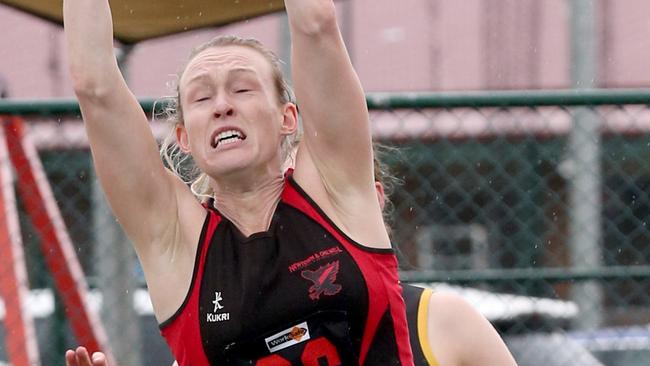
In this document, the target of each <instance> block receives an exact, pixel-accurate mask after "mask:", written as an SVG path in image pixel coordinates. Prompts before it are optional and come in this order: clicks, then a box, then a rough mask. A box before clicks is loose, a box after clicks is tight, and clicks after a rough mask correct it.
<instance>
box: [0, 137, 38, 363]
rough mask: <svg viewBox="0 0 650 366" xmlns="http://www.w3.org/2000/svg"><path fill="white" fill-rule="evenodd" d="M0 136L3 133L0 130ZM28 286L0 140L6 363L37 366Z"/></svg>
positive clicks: (0, 275)
mask: <svg viewBox="0 0 650 366" xmlns="http://www.w3.org/2000/svg"><path fill="white" fill-rule="evenodd" d="M0 135H4V130H3V128H2V126H0ZM28 294H29V284H28V279H27V267H26V265H25V255H24V252H23V245H22V240H21V237H20V224H19V221H18V212H17V211H16V196H15V195H14V185H13V181H12V179H11V169H10V165H9V152H8V150H7V145H6V144H5V139H3V138H0V296H2V300H3V302H4V308H5V316H4V323H5V333H6V347H7V355H8V358H9V363H10V364H12V365H15V366H36V365H40V360H39V354H38V344H37V341H36V331H35V328H34V320H33V319H32V317H31V314H30V313H29V310H28V304H27V295H28Z"/></svg>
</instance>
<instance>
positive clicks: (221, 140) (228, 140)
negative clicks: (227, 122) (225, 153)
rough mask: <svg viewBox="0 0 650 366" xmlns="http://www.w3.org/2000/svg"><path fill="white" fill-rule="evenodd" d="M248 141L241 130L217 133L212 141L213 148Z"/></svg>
mask: <svg viewBox="0 0 650 366" xmlns="http://www.w3.org/2000/svg"><path fill="white" fill-rule="evenodd" d="M243 140H246V135H244V133H243V132H241V131H239V130H225V131H221V132H219V133H217V134H216V135H215V136H214V138H213V139H212V147H213V148H216V147H219V146H225V145H229V144H232V143H235V142H237V141H243Z"/></svg>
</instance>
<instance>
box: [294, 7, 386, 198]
mask: <svg viewBox="0 0 650 366" xmlns="http://www.w3.org/2000/svg"><path fill="white" fill-rule="evenodd" d="M285 5H286V9H287V14H288V17H289V24H290V29H291V41H292V73H293V83H294V88H295V92H296V99H297V103H298V107H299V108H300V113H301V116H302V119H303V123H304V132H305V133H304V139H303V142H302V143H301V144H302V145H301V147H300V151H299V152H298V154H299V155H298V157H297V166H296V174H300V169H301V165H300V164H301V161H305V160H307V161H308V160H309V159H302V160H301V155H305V154H308V155H309V157H308V158H310V159H311V160H312V162H313V164H314V166H315V167H316V170H317V171H318V173H319V175H320V177H321V179H323V181H324V184H325V186H326V187H327V189H328V192H329V193H333V194H335V195H339V194H341V193H342V196H348V193H353V195H356V194H358V193H359V192H358V191H359V190H362V191H363V192H364V197H365V196H368V197H373V196H374V189H373V177H372V169H373V168H372V167H373V166H372V145H371V132H370V123H369V117H368V109H367V106H366V100H365V94H364V91H363V89H362V87H361V83H360V82H359V78H358V77H357V74H356V72H355V71H354V69H353V67H352V62H351V61H350V57H349V56H348V53H347V50H346V48H345V44H344V42H343V38H342V36H341V32H340V30H339V27H338V24H337V20H336V9H335V7H334V3H333V1H332V0H285Z"/></svg>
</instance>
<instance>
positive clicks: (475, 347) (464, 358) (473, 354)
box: [427, 292, 517, 366]
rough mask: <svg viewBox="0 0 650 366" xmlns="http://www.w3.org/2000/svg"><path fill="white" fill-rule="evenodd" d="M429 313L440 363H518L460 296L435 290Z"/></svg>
mask: <svg viewBox="0 0 650 366" xmlns="http://www.w3.org/2000/svg"><path fill="white" fill-rule="evenodd" d="M428 314H429V317H428V332H427V333H428V337H429V345H430V346H431V349H432V351H433V354H434V355H435V356H436V358H437V359H438V361H439V362H440V365H457V366H483V365H494V366H516V365H517V363H516V362H515V359H514V358H513V357H512V354H511V353H510V351H509V350H508V348H507V347H506V345H505V343H504V342H503V340H502V339H501V336H499V333H497V331H496V330H495V329H494V327H493V326H492V324H490V322H489V321H488V320H487V319H486V318H485V317H484V316H483V315H482V314H481V313H479V312H478V311H477V310H476V309H475V308H474V307H473V306H472V305H470V304H469V303H467V302H466V301H465V300H463V299H462V298H460V297H459V296H456V295H454V294H449V293H444V292H434V294H433V295H432V296H431V298H430V300H429V311H428Z"/></svg>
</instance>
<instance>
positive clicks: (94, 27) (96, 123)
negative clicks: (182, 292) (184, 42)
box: [63, 0, 205, 317]
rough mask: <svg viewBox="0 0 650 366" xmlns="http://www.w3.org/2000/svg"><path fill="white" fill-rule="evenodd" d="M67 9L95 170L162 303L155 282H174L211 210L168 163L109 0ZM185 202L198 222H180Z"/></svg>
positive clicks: (75, 0)
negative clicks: (138, 94)
mask: <svg viewBox="0 0 650 366" xmlns="http://www.w3.org/2000/svg"><path fill="white" fill-rule="evenodd" d="M63 13H64V22H65V36H66V44H67V50H68V62H69V65H70V72H71V77H72V81H73V87H74V91H75V93H76V95H77V98H78V99H79V104H80V106H81V113H82V116H83V119H84V123H85V126H86V131H87V134H88V139H89V142H90V148H91V151H92V154H93V160H94V163H95V170H96V172H97V176H98V178H99V180H100V182H101V185H102V188H103V190H104V192H105V194H106V197H107V199H108V202H109V204H110V206H111V208H112V210H113V212H114V214H115V216H116V217H117V219H118V220H119V222H120V224H121V225H122V227H123V228H124V230H125V232H126V233H127V235H128V236H129V238H130V239H131V241H132V242H133V243H134V245H135V249H136V251H137V253H138V256H139V257H140V261H141V262H142V264H143V267H144V270H145V275H146V276H147V282H148V285H149V286H150V290H152V295H153V296H152V297H153V300H154V308H156V307H157V306H156V305H160V303H161V301H160V299H157V296H156V294H155V292H157V291H156V288H157V287H158V284H157V282H161V284H160V287H161V290H162V287H164V285H165V284H166V286H167V287H168V288H169V286H170V285H174V283H173V282H174V279H173V278H166V277H165V276H171V275H168V274H165V272H173V271H169V264H170V262H171V261H175V263H176V264H177V265H178V264H179V260H180V261H181V262H187V260H189V261H190V262H192V261H193V258H194V257H193V253H190V252H191V249H192V248H189V249H190V250H189V251H188V250H187V249H188V248H184V247H183V244H185V243H189V244H190V245H195V244H196V242H198V236H199V232H200V229H201V224H202V221H203V217H204V215H205V212H204V210H203V209H202V208H201V206H200V205H199V203H198V202H197V201H196V200H195V199H194V197H193V196H192V194H191V192H190V191H189V189H187V187H185V185H184V184H183V183H182V182H181V181H180V180H179V179H178V178H176V177H175V176H174V175H173V174H172V173H170V172H169V171H167V170H166V169H165V167H164V166H163V163H162V161H161V159H160V156H159V153H158V147H157V144H156V141H155V139H154V137H153V134H152V132H151V129H150V126H149V123H148V120H147V117H146V115H145V114H144V112H143V111H142V108H141V107H140V105H139V103H138V101H137V99H136V98H135V96H134V95H133V94H132V93H131V91H130V90H129V89H128V87H127V85H126V82H125V81H124V78H123V77H122V75H121V73H120V70H119V68H118V65H117V61H116V59H115V56H114V49H113V26H112V18H111V12H110V8H109V4H108V0H65V1H64V6H63ZM181 210H182V212H183V219H182V220H183V221H184V222H193V223H195V224H194V225H189V226H188V225H182V223H180V222H179V220H180V219H179V217H180V215H179V214H178V213H179V212H180V211H181ZM186 219H187V220H186ZM183 258H187V260H185V259H183ZM180 264H181V265H183V264H182V263H180ZM186 265H187V264H186ZM177 269H178V267H177ZM180 270H181V271H183V272H185V271H184V270H183V269H180ZM189 273H190V275H191V270H190V271H189ZM170 281H171V282H172V283H170ZM178 285H180V284H178ZM152 287H153V288H152ZM171 287H172V288H173V286H171ZM177 287H178V286H177ZM160 292H161V293H162V294H164V295H163V296H162V298H163V300H162V302H163V303H166V302H168V299H164V298H165V296H168V295H166V292H165V291H160ZM158 297H160V296H158ZM171 301H172V303H173V302H174V301H173V300H171ZM181 301H182V300H181ZM156 303H158V304H156ZM178 305H180V303H179V304H178ZM158 307H160V306H158ZM163 307H166V305H165V306H163ZM170 307H174V305H173V304H172V305H170ZM156 310H160V309H156ZM174 310H175V309H174ZM167 312H168V311H162V313H164V314H165V313H167ZM156 313H157V315H158V316H161V314H160V313H159V312H158V311H156ZM172 313H173V311H172ZM163 317H164V315H163Z"/></svg>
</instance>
